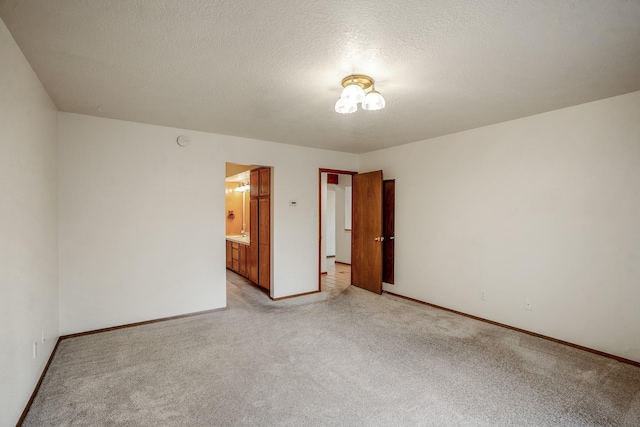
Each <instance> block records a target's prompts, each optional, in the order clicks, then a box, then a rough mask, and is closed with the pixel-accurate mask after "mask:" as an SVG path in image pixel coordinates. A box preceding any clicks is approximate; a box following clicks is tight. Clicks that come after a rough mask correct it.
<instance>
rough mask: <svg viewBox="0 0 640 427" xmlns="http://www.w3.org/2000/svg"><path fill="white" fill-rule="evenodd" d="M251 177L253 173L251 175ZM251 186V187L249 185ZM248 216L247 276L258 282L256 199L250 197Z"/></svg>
mask: <svg viewBox="0 0 640 427" xmlns="http://www.w3.org/2000/svg"><path fill="white" fill-rule="evenodd" d="M252 177H253V175H252ZM251 188H253V187H251ZM249 207H250V211H249V216H250V218H251V221H250V223H249V224H250V227H251V231H250V232H249V240H250V243H249V254H248V255H249V256H248V261H249V262H248V265H247V270H248V272H247V273H248V277H249V280H251V281H252V282H254V283H258V282H259V277H258V234H259V233H258V199H257V198H252V199H251V200H250V201H249Z"/></svg>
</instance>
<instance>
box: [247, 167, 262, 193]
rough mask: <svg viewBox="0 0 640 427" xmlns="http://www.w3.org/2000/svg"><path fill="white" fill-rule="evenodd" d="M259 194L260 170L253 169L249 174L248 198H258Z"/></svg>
mask: <svg viewBox="0 0 640 427" xmlns="http://www.w3.org/2000/svg"><path fill="white" fill-rule="evenodd" d="M259 192H260V169H253V170H252V171H251V172H250V173H249V196H250V197H252V198H253V197H258V193H259Z"/></svg>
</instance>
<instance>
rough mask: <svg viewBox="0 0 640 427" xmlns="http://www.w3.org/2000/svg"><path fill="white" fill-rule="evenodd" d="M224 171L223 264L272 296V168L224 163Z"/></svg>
mask: <svg viewBox="0 0 640 427" xmlns="http://www.w3.org/2000/svg"><path fill="white" fill-rule="evenodd" d="M226 175H227V176H226V180H225V181H226V182H225V193H226V206H225V220H226V236H225V240H226V267H227V269H228V270H231V271H233V272H235V273H236V274H238V275H240V276H242V277H243V278H245V279H247V283H251V284H254V285H256V286H258V287H259V288H261V289H263V290H264V291H265V292H266V293H267V294H268V295H269V297H272V295H273V286H272V277H273V268H272V256H271V254H272V249H271V247H272V244H271V241H272V239H271V234H272V221H271V218H272V216H273V214H272V204H271V197H272V193H273V185H272V184H273V179H272V168H271V167H268V166H257V165H240V164H235V163H227V164H226Z"/></svg>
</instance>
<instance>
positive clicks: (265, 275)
mask: <svg viewBox="0 0 640 427" xmlns="http://www.w3.org/2000/svg"><path fill="white" fill-rule="evenodd" d="M258 202H259V208H258V209H259V212H260V218H259V222H260V224H259V226H258V227H259V231H258V232H259V237H258V242H259V245H258V246H259V254H258V259H259V264H260V267H259V269H258V273H259V280H258V284H259V285H260V286H262V287H263V288H265V289H269V288H270V282H271V220H270V219H271V200H270V198H269V197H268V196H267V197H264V198H263V197H261V198H260V199H258Z"/></svg>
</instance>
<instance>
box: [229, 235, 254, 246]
mask: <svg viewBox="0 0 640 427" xmlns="http://www.w3.org/2000/svg"><path fill="white" fill-rule="evenodd" d="M226 238H227V240H229V241H231V242H236V243H240V244H243V245H248V244H249V235H248V234H247V235H246V236H244V237H243V236H241V235H239V234H238V235H234V236H226Z"/></svg>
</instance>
